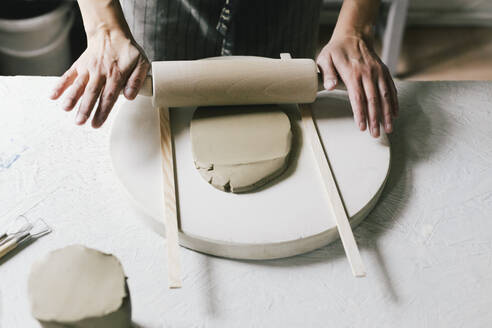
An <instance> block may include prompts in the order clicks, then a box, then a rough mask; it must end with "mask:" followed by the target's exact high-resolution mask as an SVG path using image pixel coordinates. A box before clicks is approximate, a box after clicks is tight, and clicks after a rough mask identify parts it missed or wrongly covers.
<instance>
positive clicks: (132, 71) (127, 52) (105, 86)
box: [51, 29, 150, 128]
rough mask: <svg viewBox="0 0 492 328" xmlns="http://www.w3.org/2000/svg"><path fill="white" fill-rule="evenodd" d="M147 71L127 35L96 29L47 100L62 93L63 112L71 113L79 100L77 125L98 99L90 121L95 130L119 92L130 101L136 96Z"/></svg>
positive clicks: (143, 58) (141, 54)
mask: <svg viewBox="0 0 492 328" xmlns="http://www.w3.org/2000/svg"><path fill="white" fill-rule="evenodd" d="M149 68H150V63H149V61H148V59H147V57H146V56H145V54H144V51H143V50H142V48H140V46H138V44H136V42H135V41H134V40H133V38H131V36H130V37H129V36H128V35H127V34H125V33H123V32H122V31H109V30H107V29H100V30H98V31H97V32H96V33H94V34H92V35H91V36H90V37H89V38H88V40H87V49H86V50H85V51H84V53H82V55H81V56H80V57H79V59H77V61H76V62H75V63H74V64H73V65H72V67H70V69H68V71H66V72H65V74H63V76H62V77H61V78H60V79H59V81H58V83H57V85H56V86H55V88H54V89H53V91H52V94H51V99H58V98H59V97H60V96H61V95H63V94H64V93H65V94H66V95H65V98H64V101H63V105H62V106H63V109H64V110H65V111H71V110H72V109H73V108H74V107H75V105H76V104H77V102H78V101H79V99H81V102H80V105H79V107H78V111H77V115H76V116H75V123H76V124H78V125H82V124H84V123H85V122H86V121H87V120H88V119H89V117H90V116H91V113H92V112H93V109H94V107H95V105H96V102H97V100H98V99H99V103H98V104H97V109H96V110H95V113H94V115H93V118H92V126H93V127H94V128H98V127H100V126H101V125H102V124H103V123H104V122H105V121H106V119H107V117H108V115H109V113H110V112H111V109H112V108H113V105H114V103H115V102H116V100H117V98H118V95H119V94H120V92H121V90H123V94H124V95H125V97H126V98H128V99H130V100H131V99H134V98H135V97H136V96H137V93H138V91H139V90H140V88H141V87H142V84H143V83H144V80H145V77H146V75H147V72H148V71H149ZM69 87H70V88H69ZM67 89H68V90H67Z"/></svg>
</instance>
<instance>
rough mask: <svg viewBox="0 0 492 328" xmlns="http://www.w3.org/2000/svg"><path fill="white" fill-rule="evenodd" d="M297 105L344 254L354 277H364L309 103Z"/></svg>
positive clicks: (359, 258)
mask: <svg viewBox="0 0 492 328" xmlns="http://www.w3.org/2000/svg"><path fill="white" fill-rule="evenodd" d="M299 106H300V109H301V115H302V122H303V125H304V132H305V133H306V135H307V138H308V139H309V140H310V144H311V149H312V150H313V155H314V158H315V160H316V163H317V166H318V169H319V173H320V175H321V178H322V180H323V183H324V186H325V189H326V192H327V196H328V200H329V203H330V207H331V210H332V213H333V216H334V218H335V221H336V224H337V228H338V233H339V234H340V239H341V240H342V244H343V248H344V249H345V254H346V255H347V259H348V261H349V264H350V267H351V269H352V274H353V275H354V276H355V277H364V276H365V275H366V273H365V269H364V264H363V263H362V259H361V257H360V253H359V249H358V248H357V243H356V242H355V238H354V235H353V233H352V228H351V227H350V223H349V220H348V216H347V212H346V211H345V207H344V205H343V201H342V198H341V197H340V194H339V190H338V188H337V185H336V181H335V178H334V176H333V172H332V171H331V168H330V164H329V160H328V157H327V154H325V151H324V149H323V145H322V144H321V141H320V137H319V135H318V130H317V128H316V125H315V123H314V120H313V115H312V111H311V105H310V104H300V105H299Z"/></svg>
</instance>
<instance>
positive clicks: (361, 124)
mask: <svg viewBox="0 0 492 328" xmlns="http://www.w3.org/2000/svg"><path fill="white" fill-rule="evenodd" d="M359 129H360V130H361V131H364V130H365V129H366V124H365V123H364V122H359Z"/></svg>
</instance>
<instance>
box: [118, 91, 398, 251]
mask: <svg viewBox="0 0 492 328" xmlns="http://www.w3.org/2000/svg"><path fill="white" fill-rule="evenodd" d="M283 108H284V110H285V111H286V112H287V113H289V115H290V117H291V119H292V123H293V129H294V134H295V139H296V140H297V144H296V146H295V149H294V156H293V159H292V162H291V164H290V166H289V169H288V170H287V171H286V172H285V173H284V174H283V175H282V176H280V177H279V178H277V179H276V180H274V181H272V182H271V183H269V184H268V185H267V186H266V187H264V188H261V189H260V190H258V191H256V192H251V193H246V194H232V193H226V192H222V191H219V190H217V189H215V188H213V187H212V186H211V185H209V184H208V183H207V182H205V181H204V180H203V178H202V177H201V176H200V174H199V173H198V171H197V170H196V169H195V167H194V163H193V158H192V154H191V145H190V134H189V125H190V120H191V117H192V115H193V111H194V108H177V109H172V110H171V125H172V131H173V138H174V146H175V170H176V188H177V201H178V217H179V220H180V236H179V237H180V244H181V245H182V246H185V247H187V248H190V249H194V250H196V251H200V252H204V253H208V254H212V255H216V256H222V257H229V258H236V259H272V258H281V257H288V256H293V255H297V254H301V253H304V252H308V251H312V250H314V249H316V248H319V247H321V246H324V245H326V244H328V243H330V242H332V241H334V240H336V239H337V238H338V232H337V228H336V225H335V221H334V219H333V217H332V214H331V210H330V207H329V203H328V199H327V195H326V191H325V190H324V188H323V184H322V181H321V180H320V176H319V172H318V169H317V166H316V163H315V161H314V157H313V155H312V153H311V148H310V145H309V140H306V138H303V135H302V134H303V133H302V124H301V121H300V118H299V113H298V111H297V107H296V106H294V105H283ZM313 115H314V117H315V119H316V123H317V126H318V129H319V132H320V135H321V138H322V142H323V144H324V147H325V151H326V153H327V155H328V157H329V160H330V164H331V167H332V170H333V173H334V175H335V178H336V180H337V183H338V185H339V189H340V192H341V195H342V198H343V200H344V203H345V206H346V209H347V212H348V214H349V217H350V223H351V225H352V227H355V226H356V225H357V224H359V223H360V222H361V221H362V219H363V218H364V217H365V216H366V215H367V214H368V213H369V212H370V211H371V209H372V208H373V207H374V205H375V204H376V202H377V200H378V198H379V195H380V193H381V191H382V189H383V187H384V184H385V182H386V178H387V175H388V172H389V167H390V146H389V142H388V138H387V136H386V135H384V134H383V135H382V136H381V137H380V138H379V139H374V138H372V137H370V135H369V134H368V133H361V132H360V131H358V130H357V128H356V127H355V124H354V122H353V118H352V111H351V109H350V104H349V102H348V100H347V95H346V93H345V92H343V91H331V92H320V93H319V94H318V97H317V100H316V102H315V103H314V104H313ZM110 151H111V157H112V162H113V167H114V170H115V172H116V175H117V176H118V178H119V179H120V181H121V182H122V184H123V186H124V188H125V189H126V190H127V191H128V193H129V195H130V197H131V199H133V200H134V202H135V204H136V206H138V207H139V208H140V209H142V210H143V211H144V212H145V213H146V214H147V215H148V216H150V217H151V218H152V219H151V222H152V224H151V226H152V227H154V228H155V229H156V230H157V231H159V232H161V233H162V232H163V231H164V227H163V225H164V224H163V222H164V219H163V216H164V206H163V193H162V172H161V170H162V168H161V154H160V140H159V121H158V113H157V110H156V109H154V108H153V107H152V103H151V98H149V97H144V96H138V97H137V99H135V100H134V101H126V100H124V101H123V102H121V103H120V106H119V108H118V110H117V116H116V117H115V119H114V122H113V126H112V131H111V138H110Z"/></svg>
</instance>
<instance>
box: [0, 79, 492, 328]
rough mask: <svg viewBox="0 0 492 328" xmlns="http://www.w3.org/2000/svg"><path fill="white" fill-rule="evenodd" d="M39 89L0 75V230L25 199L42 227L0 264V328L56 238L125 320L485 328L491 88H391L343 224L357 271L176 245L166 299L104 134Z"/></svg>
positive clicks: (15, 321)
mask: <svg viewBox="0 0 492 328" xmlns="http://www.w3.org/2000/svg"><path fill="white" fill-rule="evenodd" d="M54 83H55V79H53V78H40V77H37V78H29V77H15V78H5V77H3V78H0V113H1V117H2V118H1V119H0V145H1V147H0V223H4V222H5V220H6V219H7V218H8V216H9V213H10V214H14V213H19V212H24V211H25V210H26V209H28V208H30V207H33V206H34V205H35V204H37V205H35V206H34V207H33V208H32V209H31V210H30V211H28V212H27V213H26V216H27V217H28V218H30V219H34V218H37V217H42V218H44V219H45V220H46V221H47V222H48V223H49V224H50V225H51V226H52V227H53V229H54V231H53V233H52V234H50V235H48V236H46V237H44V238H43V239H41V240H39V241H36V242H35V243H33V244H32V245H30V246H29V247H27V248H25V249H23V250H22V251H20V252H18V253H17V254H16V255H15V256H13V257H10V258H8V259H7V260H6V261H1V262H0V277H2V279H1V281H0V327H37V324H36V322H35V321H33V319H32V318H31V316H30V314H29V307H28V303H27V298H26V285H27V275H28V272H29V270H30V267H31V264H32V263H33V261H34V260H36V259H38V258H39V257H40V256H42V255H44V254H46V253H47V252H48V251H49V250H51V249H55V248H59V247H63V246H66V245H68V244H71V243H80V244H84V245H86V246H89V247H94V248H97V249H99V250H102V251H105V252H110V253H113V254H115V255H116V256H117V257H118V258H119V259H120V260H121V262H122V264H123V267H124V269H125V273H126V274H127V276H128V285H129V288H130V292H131V297H132V308H133V318H134V321H135V322H136V323H137V324H138V325H139V326H140V327H151V328H152V327H189V326H192V327H193V326H202V327H244V326H247V327H252V326H253V327H254V326H270V327H300V326H306V327H326V326H327V325H331V326H334V327H412V328H413V327H426V326H428V327H446V328H449V327H488V326H490V323H491V322H492V314H491V312H490V307H491V305H492V285H491V284H490V281H491V279H492V273H491V272H492V270H491V263H492V234H491V231H492V220H491V213H492V197H491V186H492V138H491V132H490V131H491V130H490V127H491V126H492V112H491V108H492V107H491V104H492V83H489V82H428V83H401V84H399V90H400V93H399V97H400V101H401V109H402V110H401V115H400V118H399V119H398V120H397V121H396V131H395V133H394V134H393V135H392V136H391V137H390V140H391V145H392V168H391V171H390V176H389V180H388V185H387V187H386V188H385V190H384V191H383V194H382V197H381V199H380V202H379V203H378V205H377V206H376V208H375V209H374V210H373V211H372V213H371V214H370V215H369V216H368V217H367V218H366V220H364V221H363V222H362V223H361V225H360V226H359V227H357V228H356V229H355V231H354V232H355V236H356V239H357V242H358V245H359V247H360V249H361V252H362V257H363V259H364V264H365V266H366V268H367V271H368V275H367V277H366V278H364V279H354V278H353V277H352V276H351V274H350V269H349V267H348V265H347V263H346V259H345V255H344V252H343V249H342V246H341V244H340V243H339V242H335V243H333V244H331V245H329V246H326V247H324V248H321V249H319V250H316V251H314V252H311V253H308V254H304V255H301V256H296V257H292V258H287V259H281V260H272V261H262V262H256V261H255V262H251V261H233V260H227V259H221V258H215V257H211V256H207V255H203V254H200V253H197V252H193V251H190V250H187V249H181V254H182V262H183V278H184V279H183V285H184V287H183V289H181V290H169V289H168V288H167V273H166V254H165V252H164V251H163V239H162V237H161V236H159V235H158V234H156V233H154V232H152V231H151V230H150V229H148V228H147V227H146V226H145V225H143V224H140V223H139V219H141V218H143V214H141V213H140V212H138V211H136V210H135V209H134V206H133V204H132V203H131V202H129V201H128V198H127V195H126V194H125V192H124V191H123V190H122V188H120V186H119V182H118V180H117V177H116V176H115V174H114V172H113V170H112V165H111V160H110V154H109V132H110V127H109V125H106V126H104V127H103V128H102V129H100V130H93V129H92V128H90V127H82V128H80V127H76V126H75V125H74V124H73V119H74V117H73V114H67V113H64V112H63V110H62V109H61V106H60V105H61V103H59V102H51V101H49V100H48V98H47V96H46V95H48V94H49V90H50V89H51V87H52V86H53V85H54ZM113 118H114V115H113V114H112V115H111V116H110V120H112V119H113Z"/></svg>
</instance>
